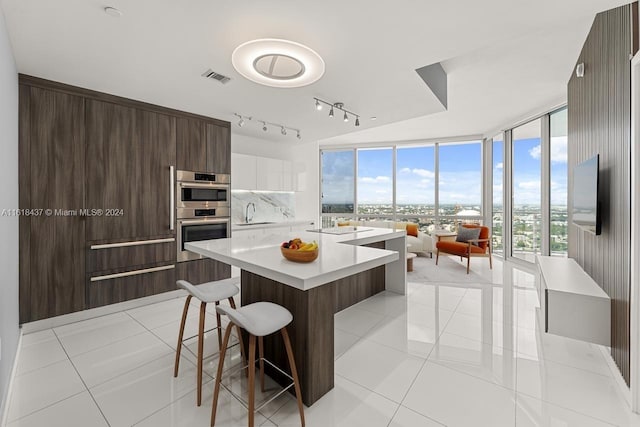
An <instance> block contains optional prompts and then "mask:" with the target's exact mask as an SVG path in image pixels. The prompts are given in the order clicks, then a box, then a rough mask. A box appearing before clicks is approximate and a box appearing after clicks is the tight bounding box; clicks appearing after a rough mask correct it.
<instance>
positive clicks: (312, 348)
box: [185, 228, 406, 406]
mask: <svg viewBox="0 0 640 427" xmlns="http://www.w3.org/2000/svg"><path fill="white" fill-rule="evenodd" d="M340 231H341V232H344V231H346V230H340ZM244 234H245V235H243V236H241V237H232V238H229V239H218V240H208V241H202V242H194V243H187V244H185V248H186V249H188V250H190V251H193V252H196V253H198V254H201V255H204V256H206V257H209V258H212V259H215V260H217V261H221V262H224V263H227V264H231V265H233V266H236V267H239V268H240V269H242V273H241V278H242V279H241V280H242V285H241V286H242V305H246V304H250V303H252V302H257V301H271V302H274V303H276V304H280V305H282V306H284V307H286V308H287V309H288V310H289V311H291V313H292V314H293V323H292V324H291V325H290V326H289V330H290V331H289V333H290V336H291V341H292V345H293V348H294V352H295V358H296V365H297V368H298V375H299V377H300V382H301V388H302V396H303V401H304V403H305V404H306V405H307V406H310V405H312V404H313V403H314V402H315V401H316V400H318V399H319V398H320V397H322V396H323V395H324V394H325V393H327V392H328V391H329V390H331V389H332V388H333V373H334V369H333V368H334V366H333V365H334V356H333V347H334V342H333V332H334V326H333V316H334V314H335V313H336V312H338V311H340V310H343V309H344V308H346V307H349V306H350V305H353V304H355V303H357V302H359V301H362V300H363V299H365V298H368V297H369V296H371V295H374V294H376V293H378V292H381V291H383V290H385V289H386V290H390V291H393V292H397V293H399V294H403V295H404V294H405V293H406V264H405V263H406V238H405V232H404V230H402V231H396V230H391V229H380V228H361V229H360V230H356V231H354V232H349V233H344V234H325V233H317V232H292V233H284V234H279V233H278V234H256V235H246V233H244ZM294 237H300V238H301V239H302V240H303V241H313V240H316V241H317V242H318V245H319V255H318V259H316V260H315V261H314V262H311V263H308V264H300V263H294V262H291V261H288V260H286V259H284V258H283V257H282V255H281V253H280V248H279V246H280V244H281V243H282V242H284V241H288V240H290V239H292V238H294ZM264 344H265V357H267V358H268V359H269V360H272V361H274V363H275V364H276V365H278V366H279V367H280V368H282V369H284V370H286V371H288V370H289V368H288V363H287V361H286V355H285V354H284V352H283V351H282V349H283V344H282V342H281V340H280V339H279V336H272V337H265V339H264ZM270 375H271V376H272V377H273V378H274V379H276V380H277V381H281V382H285V378H280V377H279V375H278V373H277V371H272V372H270Z"/></svg>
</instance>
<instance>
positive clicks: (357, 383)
mask: <svg viewBox="0 0 640 427" xmlns="http://www.w3.org/2000/svg"><path fill="white" fill-rule="evenodd" d="M334 376H336V377H340V378H341V379H343V380H345V381H348V382H350V383H351V384H355V385H356V386H358V387H360V388H363V389H365V390H367V391H368V392H371V393H373V394H375V395H376V396H378V397H381V398H383V399H384V400H388V401H389V402H391V403H393V404H394V405H398V406H400V404H401V402H396V401H395V400H393V399H391V398H389V397H387V396H384V395H382V394H380V393H379V392H377V391H375V390H371V389H370V388H369V387H367V386H365V385H362V384H360V383H359V382H356V381H354V380H352V379H349V378H347V377H345V376H344V375H340V374H334Z"/></svg>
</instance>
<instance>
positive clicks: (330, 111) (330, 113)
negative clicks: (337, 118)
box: [329, 107, 333, 117]
mask: <svg viewBox="0 0 640 427" xmlns="http://www.w3.org/2000/svg"><path fill="white" fill-rule="evenodd" d="M329 117H333V107H331V110H329Z"/></svg>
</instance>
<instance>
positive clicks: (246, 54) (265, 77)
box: [231, 39, 324, 88]
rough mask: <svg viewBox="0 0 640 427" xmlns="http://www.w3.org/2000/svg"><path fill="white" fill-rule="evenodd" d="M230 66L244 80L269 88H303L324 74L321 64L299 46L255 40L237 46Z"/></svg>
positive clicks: (308, 51) (321, 61) (310, 52)
mask: <svg viewBox="0 0 640 427" xmlns="http://www.w3.org/2000/svg"><path fill="white" fill-rule="evenodd" d="M231 62H232V63H233V66H234V67H235V69H236V70H237V71H238V72H239V73H240V74H242V75H243V76H244V77H246V78H247V79H249V80H251V81H253V82H256V83H259V84H262V85H265V86H271V87H284V88H293V87H301V86H307V85H310V84H311V83H314V82H316V81H318V80H319V79H320V78H321V77H322V76H323V74H324V61H323V60H322V58H321V57H320V55H318V54H317V53H316V52H315V51H313V50H312V49H310V48H308V47H307V46H304V45H302V44H300V43H296V42H292V41H289V40H281V39H259V40H252V41H249V42H246V43H243V44H241V45H240V46H238V47H237V48H236V50H234V51H233V54H232V55H231Z"/></svg>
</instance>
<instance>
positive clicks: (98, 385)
mask: <svg viewBox="0 0 640 427" xmlns="http://www.w3.org/2000/svg"><path fill="white" fill-rule="evenodd" d="M169 354H170V353H164V354H161V355H159V356H157V357H154V358H153V359H150V360H145V361H143V362H140V363H139V364H137V365H136V366H134V367H132V368H131V369H127V370H126V371H124V372H121V373H119V374H117V375H116V376H114V377H110V378H107V379H105V380H102V381H100V382H98V383H96V384H92V385H91V386H90V387H87V388H88V390H89V391H91V390H93V389H95V388H97V387H100V386H102V385H104V384H106V383H108V382H109V381H113V380H115V379H117V378H120V377H122V376H123V375H127V374H129V373H131V372H132V371H135V370H136V369H140V368H141V367H143V366H145V365H148V364H151V363H153V362H156V361H158V360H160V359H162V358H163V357H166V356H167V355H169ZM181 358H182V357H181ZM184 360H187V361H189V360H188V359H186V358H184ZM189 363H191V362H189ZM191 364H193V363H191ZM202 373H203V374H204V375H207V376H209V375H208V374H207V373H206V372H204V371H202ZM83 381H84V379H83Z"/></svg>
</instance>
